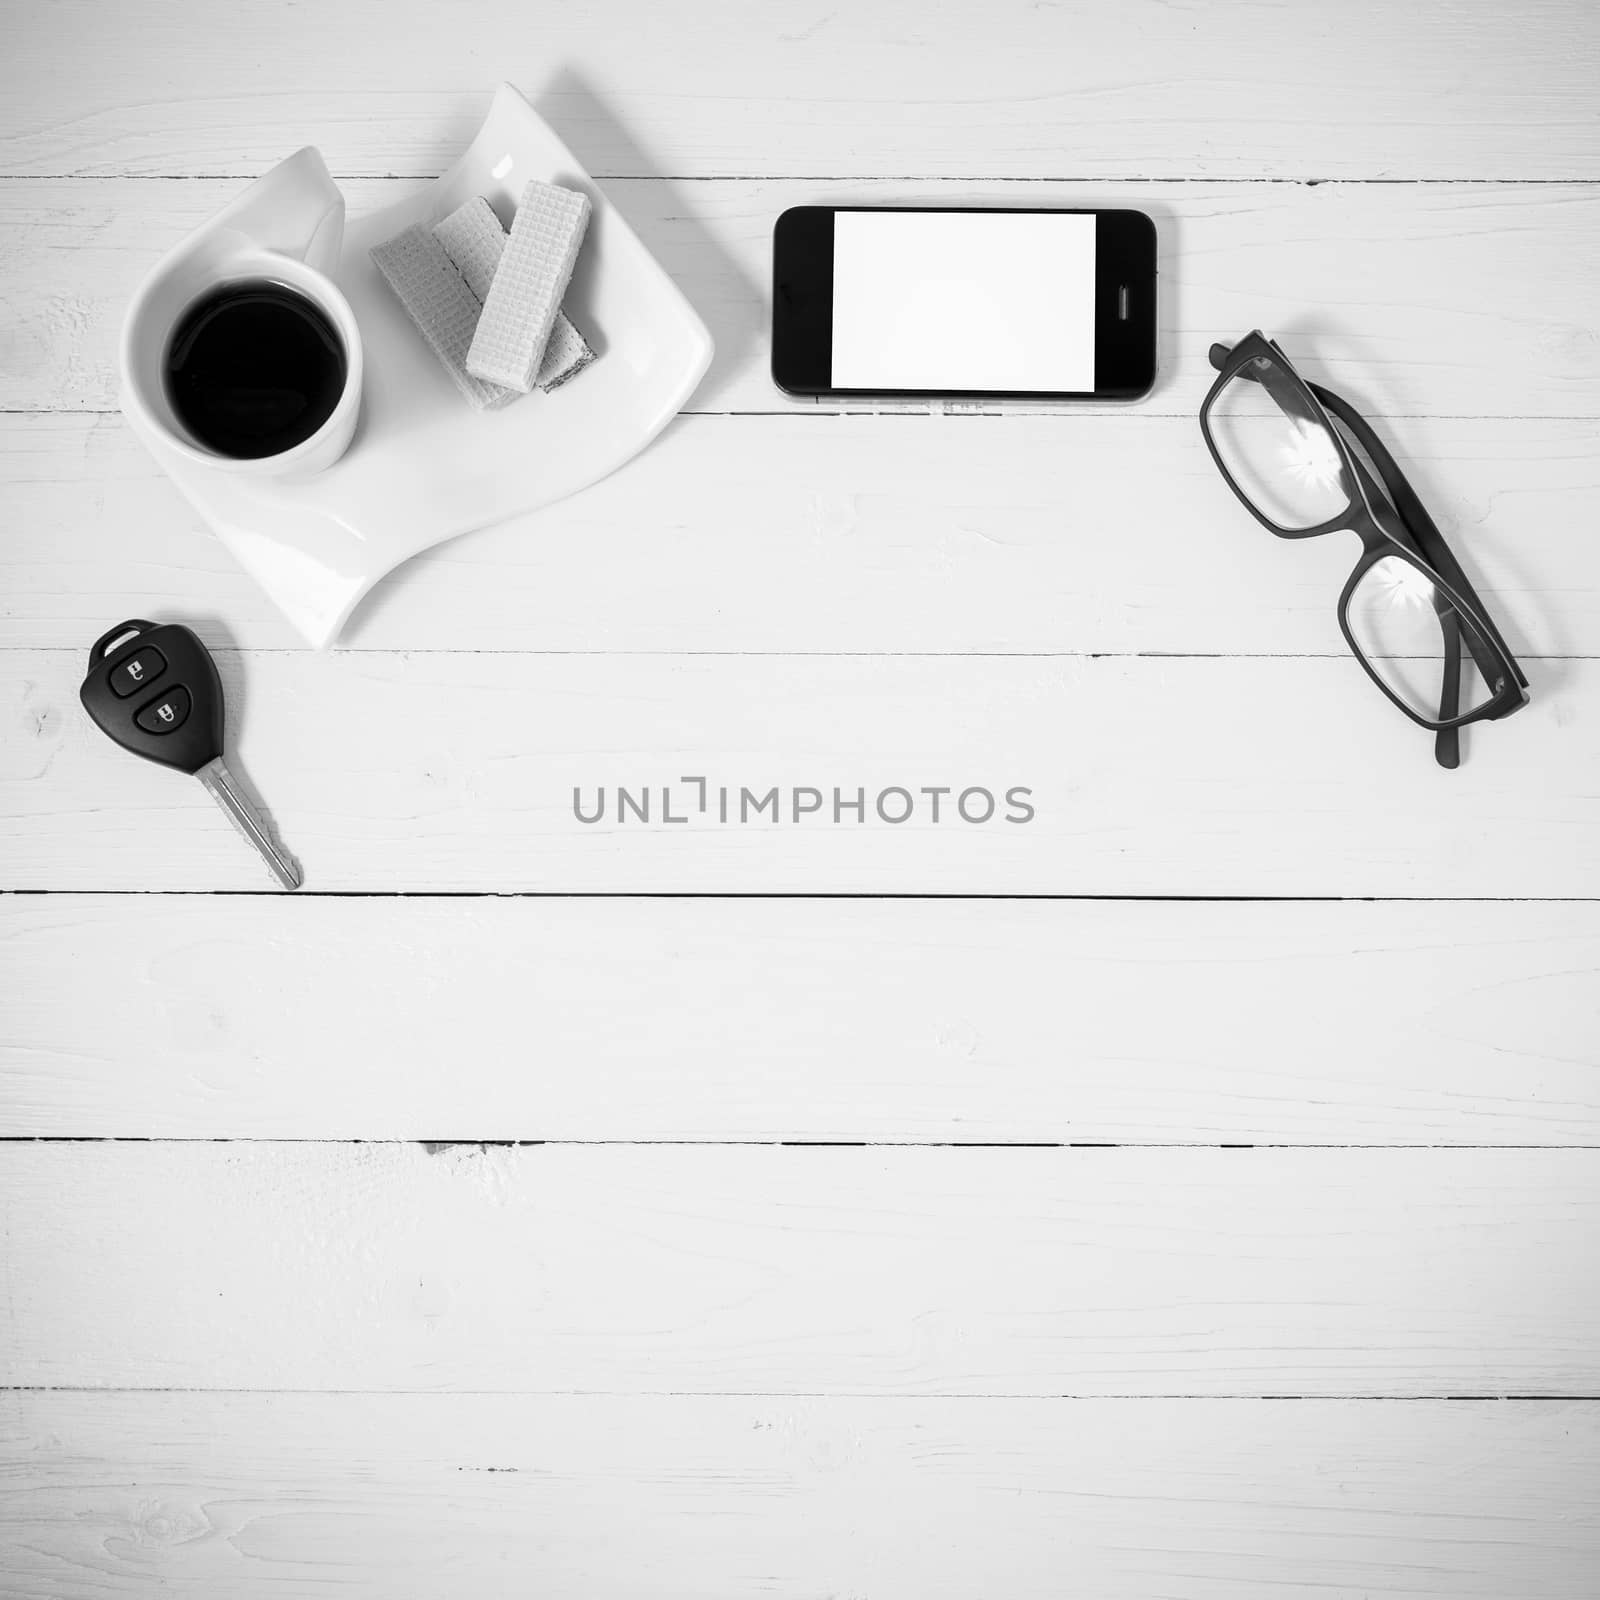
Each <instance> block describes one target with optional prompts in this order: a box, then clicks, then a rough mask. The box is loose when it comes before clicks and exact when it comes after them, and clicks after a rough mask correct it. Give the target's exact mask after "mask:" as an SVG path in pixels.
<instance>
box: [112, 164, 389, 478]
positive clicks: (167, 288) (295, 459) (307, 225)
mask: <svg viewBox="0 0 1600 1600" xmlns="http://www.w3.org/2000/svg"><path fill="white" fill-rule="evenodd" d="M343 241H344V196H343V195H342V194H340V193H339V190H338V188H337V187H336V186H335V184H334V182H333V179H332V178H331V177H329V175H328V169H327V166H326V165H325V164H324V162H323V159H322V156H321V153H320V152H319V151H317V150H315V149H314V148H312V147H311V146H310V145H307V146H306V148H305V149H303V150H299V151H297V152H296V153H295V154H294V155H292V156H290V157H289V159H288V160H287V161H282V162H279V164H278V165H277V166H275V167H274V168H273V169H272V171H270V172H269V173H267V174H266V175H265V176H264V177H261V178H258V179H257V180H256V181H255V182H254V183H253V184H251V186H250V187H249V188H248V189H246V190H245V192H244V193H243V194H241V195H240V196H239V197H238V199H236V200H235V201H233V203H232V204H231V205H229V206H228V207H226V209H224V210H223V211H221V212H220V213H219V214H218V215H217V216H216V217H214V218H213V219H212V220H211V221H210V222H208V223H207V224H206V225H205V226H204V227H203V228H201V229H200V230H199V231H198V232H197V233H195V234H193V235H191V236H190V237H189V238H188V239H186V240H185V241H184V242H183V243H182V244H181V245H179V246H178V247H177V249H176V250H174V251H173V252H172V253H171V254H170V255H168V256H167V257H166V258H165V259H164V260H163V261H161V262H160V263H159V265H158V266H157V267H156V268H155V270H154V271H153V272H152V273H151V274H150V276H149V277H148V278H146V279H145V281H144V283H143V284H141V285H140V287H139V290H138V292H137V293H136V294H135V295H134V297H133V303H132V304H131V305H130V306H129V307H128V314H127V317H126V319H125V320H124V322H123V325H122V356H121V365H122V406H123V410H124V411H125V412H126V413H127V416H128V418H129V420H130V421H131V422H132V423H133V424H134V426H135V427H136V428H137V429H138V430H139V431H140V432H141V433H143V434H144V435H145V436H146V438H147V440H149V441H150V442H151V443H153V444H159V445H160V446H162V447H163V448H165V449H168V450H172V451H175V452H177V453H178V454H179V455H181V456H183V457H185V458H186V459H187V460H189V461H192V462H194V463H196V464H198V465H200V466H204V467H210V468H213V469H215V470H216V471H218V472H225V473H230V474H234V475H237V476H247V477H255V478H263V477H280V478H281V477H290V478H301V477H309V476H310V475H311V474H313V473H317V472H321V471H323V470H324V469H325V468H327V467H330V466H332V465H333V463H334V462H335V461H337V460H338V459H339V457H340V456H342V455H343V454H344V452H345V450H346V449H347V448H348V447H349V444H350V441H351V439H352V438H353V437H354V435H355V431H356V422H357V420H358V418H359V416H360V412H361V367H362V363H361V330H360V329H359V328H358V327H357V326H356V319H355V313H354V312H353V311H351V309H350V302H349V301H348V300H346V299H345V297H344V295H343V294H342V293H341V292H340V291H339V289H338V288H337V286H336V285H335V284H334V282H333V280H332V279H331V278H330V277H329V276H328V271H329V269H331V268H332V267H333V265H334V264H335V263H336V262H337V261H338V259H339V248H340V245H341V244H342V243H343ZM262 281H266V282H269V283H276V284H281V285H283V286H284V287H285V288H288V289H292V290H295V291H296V292H298V293H299V294H302V295H304V296H305V297H306V299H308V300H310V301H311V302H312V303H313V304H314V305H316V306H317V307H318V308H319V309H320V310H321V311H322V313H323V315H324V316H326V317H327V319H328V321H329V322H330V323H331V324H332V325H333V329H334V332H335V333H336V334H337V335H338V338H339V340H340V342H341V343H342V344H343V346H344V355H345V381H344V387H343V389H342V390H341V391H340V394H339V398H338V400H337V401H336V402H335V404H334V407H333V410H332V411H331V412H330V413H329V415H328V418H327V420H326V421H325V422H324V423H323V424H322V426H321V427H320V428H318V429H317V431H316V432H315V433H313V434H311V435H310V436H309V437H308V438H305V439H302V440H301V441H300V442H299V443H298V444H296V445H294V446H293V447H291V448H290V449H288V450H284V451H281V452H280V453H279V454H277V455H271V456H256V457H252V458H247V459H241V458H239V457H235V456H226V455H221V454H219V453H218V452H217V451H215V450H211V449H208V448H207V447H206V446H205V445H204V444H202V443H201V442H200V441H199V440H198V439H196V438H195V437H194V435H193V434H191V433H190V432H189V430H188V429H186V428H185V427H184V425H183V423H182V421H181V420H180V419H179V418H178V416H177V415H176V413H175V412H174V410H173V407H172V403H171V401H170V399H169V398H168V396H167V391H166V382H165V367H166V360H167V347H168V345H169V344H170V342H171V339H172V335H173V331H174V329H175V328H176V326H177V324H178V322H179V320H180V319H181V318H182V316H183V314H184V313H185V312H186V311H187V310H188V309H189V307H190V306H192V305H193V304H194V303H195V302H196V301H197V300H199V299H200V298H201V297H202V296H203V295H207V294H210V293H212V292H213V291H215V290H216V289H218V288H220V287H222V286H223V285H225V284H229V283H242V282H258V283H259V282H262Z"/></svg>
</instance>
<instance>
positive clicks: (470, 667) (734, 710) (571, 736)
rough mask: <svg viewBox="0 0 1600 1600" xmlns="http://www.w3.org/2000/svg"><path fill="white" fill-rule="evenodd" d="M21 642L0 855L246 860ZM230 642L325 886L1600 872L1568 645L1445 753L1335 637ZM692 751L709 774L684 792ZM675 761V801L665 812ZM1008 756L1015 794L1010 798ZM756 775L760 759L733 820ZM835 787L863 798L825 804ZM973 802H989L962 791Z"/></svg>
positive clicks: (62, 675) (659, 885) (1589, 763)
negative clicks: (923, 648)
mask: <svg viewBox="0 0 1600 1600" xmlns="http://www.w3.org/2000/svg"><path fill="white" fill-rule="evenodd" d="M203 631H205V632H206V633H208V634H209V637H210V638H211V639H212V640H213V642H219V641H218V635H217V633H216V632H215V630H213V629H205V630H203ZM9 665H10V670H11V672H12V674H13V677H12V680H11V683H10V684H9V685H8V690H9V695H10V702H9V705H8V706H7V708H6V713H5V714H6V717H7V720H8V722H9V725H10V727H11V729H12V730H13V732H12V736H11V737H10V738H8V740H7V741H6V743H5V744H4V745H3V746H0V762H3V766H0V813H3V815H4V821H3V823H0V828H3V832H0V881H3V882H5V883H7V884H9V885H10V886H11V887H14V888H41V889H87V890H100V889H216V888H242V889H257V888H261V887H264V886H265V884H266V882H267V881H268V880H267V879H266V876H265V869H263V868H262V867H261V866H260V864H259V862H258V861H257V860H256V858H255V857H254V855H253V854H252V852H251V851H250V850H249V849H248V848H247V847H246V846H244V845H243V844H242V842H241V841H240V840H239V838H238V837H237V835H235V833H234V832H233V830H232V829H231V827H229V825H228V824H227V822H226V820H225V819H224V818H223V816H222V814H221V813H220V812H219V811H218V810H217V809H216V807H214V806H213V805H212V804H211V802H210V801H209V800H207V799H206V797H205V795H204V793H203V791H202V790H201V789H200V787H199V785H197V784H195V783H193V782H191V781H189V780H188V779H185V778H184V777H183V776H181V775H180V774H176V773H172V772H169V771H167V770H166V769H165V768H161V767H156V766H152V765H148V764H145V763H141V762H138V761H134V760H130V759H129V758H128V756H127V755H125V754H124V753H123V752H121V751H119V750H118V749H117V748H116V747H115V746H114V745H112V744H111V743H110V741H109V740H107V739H106V738H105V737H104V735H102V734H101V733H100V732H99V730H98V729H96V728H94V727H93V726H92V725H91V724H90V723H89V722H88V720H87V718H86V717H85V716H84V715H83V713H82V710H81V708H80V706H79V705H78V703H77V688H78V683H79V679H80V675H81V673H82V671H83V660H82V657H81V656H80V654H79V653H78V651H77V650H76V649H74V650H72V651H65V650H61V651H38V652H33V651H17V652H13V653H11V654H10V656H9ZM221 669H222V673H223V679H224V683H225V686H226V690H227V694H228V698H229V705H230V707H231V710H232V713H233V716H234V719H235V726H236V728H237V729H238V730H239V731H238V733H237V736H236V737H235V739H234V741H233V744H232V746H231V748H232V749H234V750H235V751H236V753H237V761H235V762H233V764H234V765H236V766H237V768H238V770H239V771H240V772H241V773H242V774H243V775H244V778H245V781H246V782H247V783H251V784H254V785H255V786H256V787H257V788H258V789H259V791H260V793H261V794H262V796H263V797H264V798H265V799H266V800H267V802H268V804H269V807H270V810H271V813H272V816H273V818H274V819H275V821H276V823H277V825H278V828H279V830H280V832H281V834H282V837H283V839H284V842H285V843H286V844H287V846H288V847H289V848H290V850H291V851H292V852H293V853H296V854H297V855H298V856H299V857H300V858H301V859H302V862H303V864H304V866H305V869H306V873H307V882H308V884H309V885H310V886H311V887H312V888H314V889H320V890H347V889H348V890H371V891H378V892H380V893H393V892H396V891H405V890H471V891H488V892H495V891H504V890H542V891H562V892H592V891H608V892H609V891H624V892H632V893H639V892H678V891H684V892H690V893H701V894H704V893H717V892H724V891H738V892H741V893H778V892H793V893H801V894H813V893H828V892H840V893H859V892H868V893H980V894H986V893H1015V894H1117V895H1123V894H1158V895H1172V894H1222V895H1289V896H1304V895H1344V896H1352V895H1354V896H1361V895H1403V896H1404V895H1422V896H1452V897H1458V898H1470V897H1478V896H1531V897H1538V898H1556V899H1568V898H1590V897H1593V896H1595V895H1596V894H1597V893H1600V817H1597V815H1596V811H1595V807H1594V805H1593V803H1592V801H1591V800H1590V798H1589V792H1588V786H1589V779H1590V774H1592V773H1593V771H1594V770H1595V764H1596V761H1597V760H1600V722H1596V721H1595V719H1593V718H1592V717H1587V716H1585V714H1584V711H1583V704H1584V694H1583V689H1584V685H1585V684H1586V683H1588V682H1589V681H1590V679H1591V678H1592V676H1593V674H1594V671H1595V670H1596V669H1595V667H1594V664H1593V663H1592V662H1588V661H1547V662H1543V663H1539V664H1538V665H1537V667H1536V669H1535V672H1534V678H1535V683H1534V694H1535V697H1536V698H1535V700H1534V703H1533V704H1532V705H1531V706H1530V707H1529V708H1528V709H1527V710H1525V711H1523V712H1522V713H1521V714H1520V715H1518V716H1516V717H1513V718H1511V719H1509V720H1508V721H1506V722H1504V723H1498V724H1495V725H1493V726H1491V727H1489V728H1488V729H1487V730H1480V731H1477V732H1476V733H1475V734H1472V736H1471V737H1470V738H1469V739H1468V741H1467V746H1468V754H1467V757H1466V760H1465V762H1464V764H1463V766H1462V767H1461V769H1460V770H1459V771H1456V772H1445V771H1443V770H1441V769H1440V768H1439V767H1437V766H1435V765H1434V761H1433V748H1432V741H1431V739H1430V738H1429V736H1428V735H1427V734H1426V733H1424V732H1423V731H1422V730H1420V729H1418V728H1417V727H1416V726H1415V725H1414V724H1413V723H1411V722H1409V721H1408V720H1407V719H1406V718H1404V717H1402V716H1401V715H1400V714H1399V713H1398V712H1397V711H1396V710H1395V709H1394V708H1393V707H1392V706H1390V705H1389V704H1388V703H1387V701H1385V700H1384V698H1383V696H1382V695H1380V694H1379V693H1378V692H1377V691H1376V690H1375V689H1374V688H1373V687H1372V685H1371V684H1370V683H1369V682H1368V681H1367V679H1366V677H1365V676H1364V675H1363V673H1362V672H1361V669H1360V668H1359V666H1357V665H1356V663H1355V662H1354V661H1352V660H1350V659H1348V657H1345V658H1333V657H1329V658H1327V659H1318V660H1293V659H1287V658H1270V659H1257V660H1250V659H1241V658H1229V659H1183V660H1177V659H1161V658H1144V657H1124V658H1107V659H1096V658H1089V659H1084V658H1054V659H1052V658H1029V657H990V658H983V659H979V660H972V661H968V660H962V659H957V658H949V657H932V658H930V657H918V656H904V657H844V656H841V657H815V656H813V657H792V656H780V657H773V656H761V657H741V656H687V657H686V656H667V657H649V656H645V657H633V658H630V657H622V656H533V655H525V654H513V655H502V654H495V653H479V654H473V655H461V654H454V653H443V652H439V653H432V654H426V655H404V654H387V653H383V654H380V653H373V652H354V653H351V654H347V655H339V656H313V655H309V654H306V653H303V652H295V653H289V654H255V655H250V656H248V657H242V656H240V655H237V654H228V655H225V656H223V657H222V660H221ZM1469 732H1470V730H1469ZM230 760H232V758H230ZM684 775H698V776H700V777H702V778H703V779H704V780H705V784H706V786H707V810H706V811H705V812H704V813H701V812H699V811H698V810H694V809H693V805H694V801H695V799H696V797H697V795H698V793H699V791H698V790H697V789H696V788H695V787H694V786H693V785H688V784H685V782H684V781H683V778H684ZM924 787H930V788H948V789H949V790H950V791H951V793H950V794H949V795H946V796H944V797H943V798H942V799H940V798H939V797H935V796H925V795H923V794H921V792H920V791H921V790H922V789H923V788H924ZM619 788H625V789H627V790H628V791H629V792H630V794H631V795H632V797H633V799H634V801H635V802H638V800H639V798H640V793H641V791H642V790H644V789H646V788H648V789H650V790H651V797H650V804H651V807H652V809H651V812H650V821H649V822H648V823H646V822H642V821H639V820H638V819H637V817H636V815H635V814H634V812H632V811H627V812H625V813H624V815H623V820H620V821H619V820H618V813H619V811H621V810H622V805H621V802H620V800H619V797H618V794H617V791H618V789H619ZM663 788H666V789H668V790H670V791H672V794H671V799H670V804H671V808H672V810H671V815H672V817H674V818H686V819H687V820H685V821H682V822H679V823H674V822H669V821H667V820H665V819H664V817H663V810H662V795H661V791H662V789H663ZM720 788H727V789H728V791H729V797H730V809H729V818H730V820H729V822H728V823H727V824H726V825H723V824H722V823H721V822H720V803H719V794H718V791H719V789H720ZM895 788H901V789H904V790H905V791H907V792H906V794H905V796H904V797H903V798H902V797H901V796H900V795H898V794H888V791H889V790H890V789H895ZM969 788H971V789H974V790H977V789H982V788H987V790H988V791H989V793H990V794H991V795H993V796H994V797H995V800H996V805H995V813H994V817H993V819H992V820H991V821H989V822H987V823H984V822H981V821H980V822H976V823H974V822H968V821H963V820H962V819H961V817H960V816H959V815H957V814H955V813H953V812H952V811H951V804H952V802H953V801H954V800H955V799H956V797H957V795H958V794H959V793H962V792H965V791H966V790H967V789H969ZM1013 788H1027V789H1030V790H1031V791H1032V796H1031V798H1030V799H1027V800H1026V801H1025V802H1023V803H1025V804H1026V805H1031V806H1032V807H1033V810H1034V817H1033V820H1032V821H1031V822H1025V823H1017V822H1009V821H1007V820H1005V819H1006V818H1007V817H1008V816H1020V815H1022V812H1021V811H1020V810H1018V809H1015V807H1014V806H1012V805H1010V804H1007V803H1006V802H1005V801H1004V800H1003V799H1002V798H1001V797H1003V796H1005V795H1006V794H1007V793H1008V792H1009V791H1010V790H1011V789H1013ZM601 789H604V790H605V794H606V797H607V798H606V807H607V810H606V816H605V820H603V821H600V822H593V823H589V824H585V823H583V822H580V821H579V820H578V818H577V816H576V814H575V803H574V802H575V794H576V796H577V801H578V804H579V805H581V807H582V808H583V809H584V812H585V814H586V815H593V814H594V811H595V806H596V797H597V795H598V794H599V792H600V790H601ZM744 789H748V790H749V791H750V793H751V796H752V799H753V800H754V801H755V802H762V801H765V800H766V799H767V797H768V795H769V792H770V791H773V790H777V791H779V792H778V794H777V796H776V798H774V799H773V800H772V803H771V806H770V807H769V808H768V809H767V810H765V811H763V812H760V813H758V812H756V811H755V809H754V807H753V806H747V807H744V811H745V815H746V817H747V820H745V821H743V822H740V821H738V820H736V819H738V817H739V816H740V812H741V807H742V805H743V802H742V796H741V793H740V791H741V790H744ZM811 789H815V790H816V791H817V793H818V795H819V796H820V799H817V800H815V801H814V800H813V797H812V796H811V795H810V794H809V793H808V794H806V795H804V796H802V797H801V798H800V799H799V800H798V804H799V805H800V806H802V807H805V806H809V805H813V804H815V805H819V806H821V807H822V808H823V809H822V810H821V811H820V812H819V813H817V814H815V815H807V814H805V813H804V812H802V814H801V816H800V820H798V821H796V820H795V809H794V808H795V805H796V803H797V802H796V795H795V791H796V790H811ZM835 789H838V790H839V791H840V799H841V800H842V801H845V802H853V801H854V800H855V799H857V798H861V799H862V800H863V804H864V811H865V820H859V821H858V820H857V818H856V816H855V814H854V812H847V811H843V810H841V811H840V812H839V816H840V819H841V820H840V821H839V822H837V823H835V822H834V820H833V818H834V798H833V791H834V790H835ZM858 790H860V791H862V794H861V795H860V796H859V797H858V795H857V791H858ZM884 796H887V798H886V799H885V800H884V804H883V810H882V813H881V815H880V813H879V810H878V804H877V802H878V801H879V798H880V797H884ZM936 799H938V803H939V804H940V806H941V810H940V812H939V817H940V820H939V821H938V822H937V823H935V822H934V821H933V818H932V811H933V805H934V803H935V800H936ZM908 804H909V805H910V806H911V807H913V808H914V810H913V814H912V816H911V817H910V818H909V820H907V821H905V822H903V823H894V822H889V821H886V820H883V819H884V818H885V817H898V816H901V815H903V814H904V812H905V810H906V807H907V806H908ZM780 807H781V812H780V811H779V808H780ZM967 809H968V811H969V813H971V814H972V815H973V816H975V817H978V818H981V817H982V815H983V813H984V801H983V798H982V797H981V795H977V794H975V795H974V796H973V797H972V798H971V799H970V800H969V802H968V808H967ZM775 813H777V817H776V820H775Z"/></svg>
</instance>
